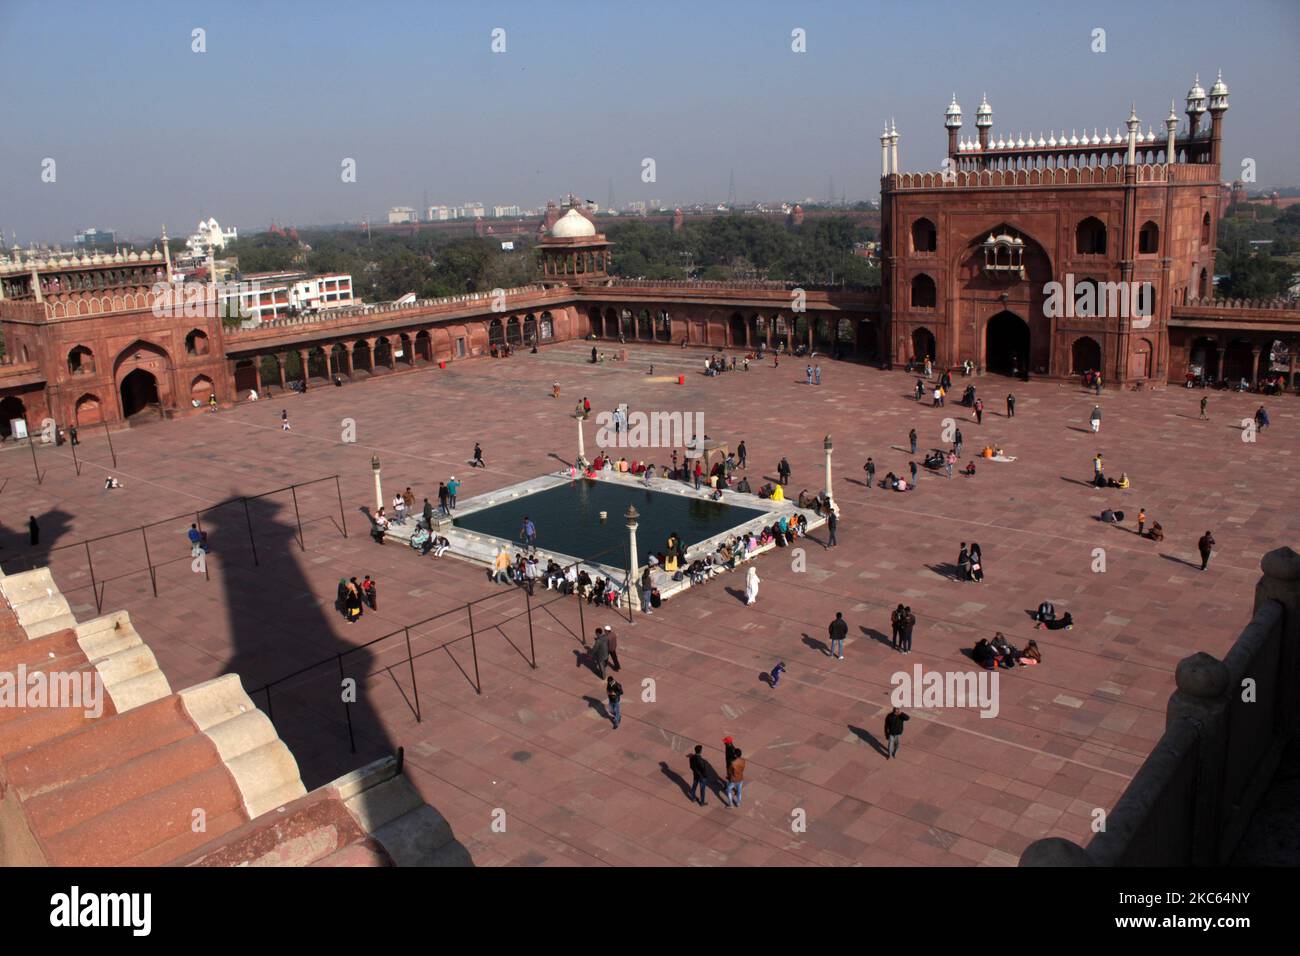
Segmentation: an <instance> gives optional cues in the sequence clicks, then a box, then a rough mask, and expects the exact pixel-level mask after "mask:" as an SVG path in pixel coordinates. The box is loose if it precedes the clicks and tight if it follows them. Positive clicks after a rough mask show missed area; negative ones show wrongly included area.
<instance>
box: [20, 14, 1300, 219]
mask: <svg viewBox="0 0 1300 956" xmlns="http://www.w3.org/2000/svg"><path fill="white" fill-rule="evenodd" d="M1080 7H1090V8H1092V10H1091V11H1089V12H1080V10H1079V8H1080ZM195 28H202V29H204V30H205V31H206V46H207V51H206V52H204V53H195V52H192V49H191V46H192V43H193V41H192V39H191V36H192V31H193V30H194V29H195ZM494 28H501V29H503V30H505V43H506V52H504V53H493V52H492V50H491V44H492V31H493V29H494ZM796 28H799V29H802V30H804V31H806V38H807V39H806V45H807V52H805V53H795V52H792V50H791V44H792V42H793V41H792V39H791V31H792V30H794V29H796ZM1096 28H1101V29H1104V30H1105V31H1106V38H1105V39H1106V52H1104V53H1094V52H1092V50H1091V46H1092V44H1093V37H1092V34H1093V30H1094V29H1096ZM1297 63H1300V3H1298V2H1297V0H1238V2H1235V3H1230V4H1225V3H1223V2H1222V0H1214V2H1209V0H1181V2H1177V3H1164V2H1158V0H1154V2H1153V0H1144V2H1140V3H1137V2H1133V0H1124V2H1117V3H1110V2H1094V3H1089V4H1079V3H1057V2H1055V0H1046V2H1038V0H1030V2H1021V3H987V2H985V3H978V2H970V0H964V2H959V3H957V2H955V3H940V2H928V0H914V2H906V3H905V2H898V3H866V2H840V0H820V2H806V3H793V2H785V3H775V2H771V3H770V2H762V0H743V2H742V0H735V2H731V0H691V2H676V0H653V2H652V0H617V2H609V0H606V2H578V0H545V2H539V0H525V2H518V3H492V2H469V0H466V2H456V3H452V2H424V3H416V2H404V3H403V2H365V0H362V2H355V3H343V2H334V0H317V2H310V3H309V2H302V3H294V2H278V0H277V2H274V3H271V2H264V0H263V2H247V3H246V2H239V0H225V2H221V3H215V4H195V3H182V2H175V0H172V2H167V3H152V2H134V0H112V2H98V3H81V2H68V0H60V2H57V3H50V2H48V0H0V77H2V78H3V91H4V92H3V94H0V129H2V130H3V133H0V229H2V230H3V231H4V235H5V238H6V239H9V238H10V235H11V233H13V232H17V234H18V238H19V241H20V242H23V243H24V244H25V243H27V242H30V241H32V240H34V239H35V240H48V241H61V242H63V243H65V244H66V243H68V242H69V241H70V240H71V238H72V234H73V233H74V232H75V231H77V230H79V229H81V228H84V227H86V226H91V225H94V226H99V227H106V228H116V229H118V230H119V231H121V232H125V233H127V234H146V235H155V234H156V233H157V230H158V227H159V224H160V223H163V222H165V223H167V225H168V227H169V230H170V231H171V233H172V234H173V235H185V234H186V233H188V232H189V231H191V230H192V229H193V228H194V225H195V223H196V222H197V221H198V219H199V218H200V216H208V215H213V216H216V217H217V218H218V219H219V220H220V221H221V222H222V224H223V225H237V226H239V227H241V228H244V229H262V228H265V227H266V226H267V224H268V223H269V222H270V220H271V219H272V218H273V217H274V218H275V219H277V220H279V221H280V222H283V223H286V224H296V225H310V224H316V223H328V222H339V221H344V220H360V219H362V218H363V217H367V216H368V217H370V218H371V219H372V220H377V219H379V218H380V217H382V216H383V213H384V211H385V210H386V209H387V208H388V207H389V206H394V205H407V206H415V207H417V208H418V207H420V206H421V205H422V203H423V196H424V193H425V191H426V190H427V192H428V198H429V201H430V203H433V204H440V203H441V204H459V203H461V202H463V201H465V200H480V201H482V202H485V203H488V204H493V203H500V204H513V203H518V204H519V205H521V206H532V205H539V204H541V203H543V202H544V201H545V200H546V199H548V198H555V199H559V198H561V197H562V196H563V194H564V193H565V192H566V191H568V190H573V191H574V192H576V193H579V194H580V195H582V196H584V197H585V198H589V199H594V200H596V201H597V202H599V203H601V204H602V205H603V204H604V203H605V202H606V200H607V197H608V194H609V184H610V180H611V179H612V180H613V187H614V193H615V197H616V199H617V201H618V203H620V204H622V203H626V202H629V201H631V200H636V199H652V198H654V199H662V200H664V201H666V202H676V203H686V202H691V201H700V200H704V199H708V200H711V201H713V202H718V201H722V200H724V199H726V196H727V185H728V175H729V173H730V172H731V171H732V170H734V171H735V184H736V194H737V197H738V198H739V199H740V200H741V201H746V200H752V199H781V198H789V199H802V198H804V197H807V196H813V197H819V198H820V197H825V196H826V195H827V193H828V189H829V183H830V179H831V178H832V177H833V179H834V188H835V192H836V193H837V194H839V193H841V192H845V193H847V195H848V197H849V199H850V200H854V199H862V198H869V197H874V196H875V195H876V194H877V193H878V189H879V176H880V147H879V140H878V137H879V134H880V129H881V125H882V122H883V121H884V120H885V119H887V118H888V117H890V116H893V117H895V118H896V121H897V124H898V130H899V132H900V134H901V136H902V140H901V143H900V146H899V151H900V158H901V165H902V167H903V168H904V169H908V170H911V169H933V168H937V167H938V164H939V163H940V162H941V161H942V158H943V155H944V149H945V144H946V137H945V133H944V128H943V111H944V108H945V107H946V106H947V104H948V99H949V96H950V95H951V93H952V92H953V91H955V92H956V93H957V98H958V102H959V103H960V104H961V106H962V108H963V110H964V112H965V123H966V125H965V127H964V128H963V130H962V133H963V135H970V136H973V135H974V133H975V127H974V119H975V108H976V106H978V104H979V99H980V94H981V92H983V91H987V92H988V97H989V102H990V103H991V104H992V106H993V110H994V134H995V136H996V134H997V133H998V132H1003V133H1016V132H1019V131H1023V132H1024V133H1026V134H1027V133H1029V132H1030V131H1033V132H1035V133H1037V132H1038V131H1040V130H1041V131H1042V132H1043V133H1044V135H1046V133H1047V131H1049V130H1051V129H1053V128H1054V129H1056V130H1058V131H1059V130H1060V129H1061V128H1062V127H1063V126H1064V127H1066V128H1070V127H1077V128H1079V129H1080V130H1082V129H1083V128H1084V127H1087V128H1089V129H1091V128H1092V127H1094V126H1096V127H1101V128H1104V127H1106V126H1110V127H1111V128H1112V129H1113V128H1115V127H1116V126H1118V125H1119V124H1121V123H1122V122H1123V121H1124V119H1125V118H1126V117H1127V115H1128V106H1129V102H1130V101H1136V103H1137V109H1138V115H1139V116H1140V117H1141V119H1142V121H1143V124H1144V129H1145V125H1146V124H1147V123H1150V124H1151V125H1152V126H1153V127H1154V128H1159V127H1158V126H1157V124H1158V123H1159V122H1160V121H1161V120H1163V118H1164V117H1165V116H1166V114H1167V113H1168V110H1169V101H1170V99H1171V98H1175V99H1176V100H1177V101H1178V108H1179V111H1180V115H1181V111H1182V108H1183V98H1184V97H1185V95H1186V93H1187V89H1188V87H1189V86H1190V85H1191V80H1192V75H1193V73H1195V72H1198V71H1199V72H1200V74H1201V82H1202V85H1203V86H1204V87H1205V88H1206V89H1208V88H1209V87H1210V85H1211V84H1212V83H1213V81H1214V75H1215V71H1216V70H1217V69H1219V68H1222V70H1223V75H1224V79H1225V81H1226V82H1227V83H1228V86H1229V87H1230V89H1231V110H1230V112H1229V113H1228V117H1227V124H1226V137H1225V151H1224V163H1225V165H1224V178H1225V179H1230V178H1233V176H1234V175H1235V171H1236V170H1237V169H1239V168H1240V164H1241V161H1242V159H1243V157H1250V158H1252V159H1254V160H1255V162H1256V165H1257V170H1258V185H1260V186H1264V185H1289V184H1296V183H1297V182H1300V175H1298V174H1297V161H1296V155H1297V144H1298V142H1300V136H1298V135H1297V125H1296V124H1297V115H1296V113H1297V110H1296V106H1295V103H1296V88H1297V86H1296V80H1297ZM47 157H48V158H52V159H54V160H55V162H56V164H57V165H56V167H55V174H56V181H55V182H53V183H46V182H42V179H41V172H42V162H43V160H45V159H46V158H47ZM645 157H652V158H653V159H654V160H655V163H656V174H657V182H655V183H643V182H642V181H641V170H642V165H641V163H642V159H643V158H645ZM345 158H352V159H355V160H356V164H357V181H356V182H355V183H344V182H342V181H341V177H340V173H341V169H342V167H341V163H342V162H343V160H344V159H345Z"/></svg>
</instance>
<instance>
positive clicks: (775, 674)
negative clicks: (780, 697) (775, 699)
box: [769, 661, 785, 690]
mask: <svg viewBox="0 0 1300 956" xmlns="http://www.w3.org/2000/svg"><path fill="white" fill-rule="evenodd" d="M784 673H785V661H777V663H776V666H775V667H773V668H772V673H771V674H770V675H769V676H770V677H771V681H770V682H769V684H770V686H771V687H772V688H773V689H774V690H775V689H776V685H777V684H779V683H781V675H782V674H784Z"/></svg>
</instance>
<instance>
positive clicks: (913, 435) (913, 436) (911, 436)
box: [907, 428, 916, 455]
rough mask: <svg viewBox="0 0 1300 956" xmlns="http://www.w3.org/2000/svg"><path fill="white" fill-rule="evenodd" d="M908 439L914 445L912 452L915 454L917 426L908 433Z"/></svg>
mask: <svg viewBox="0 0 1300 956" xmlns="http://www.w3.org/2000/svg"><path fill="white" fill-rule="evenodd" d="M907 440H908V441H909V442H910V443H911V445H912V454H913V455H915V454H916V429H915V428H913V429H912V430H911V431H910V432H908V433H907Z"/></svg>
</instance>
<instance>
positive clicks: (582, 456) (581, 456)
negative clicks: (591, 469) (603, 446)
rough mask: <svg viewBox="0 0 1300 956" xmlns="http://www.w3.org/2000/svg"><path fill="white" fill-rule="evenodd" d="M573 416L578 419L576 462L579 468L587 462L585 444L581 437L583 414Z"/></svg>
mask: <svg viewBox="0 0 1300 956" xmlns="http://www.w3.org/2000/svg"><path fill="white" fill-rule="evenodd" d="M573 417H574V418H576V419H577V420H578V461H577V462H576V464H577V466H578V467H579V468H581V467H582V466H583V465H585V464H586V463H587V446H586V444H585V442H584V441H583V437H582V422H583V419H584V417H585V416H583V415H574V416H573Z"/></svg>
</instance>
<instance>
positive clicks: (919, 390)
mask: <svg viewBox="0 0 1300 956" xmlns="http://www.w3.org/2000/svg"><path fill="white" fill-rule="evenodd" d="M924 394H925V382H923V381H921V380H920V379H919V378H918V379H917V380H916V400H917V401H918V402H919V401H920V400H921V396H923V395H924Z"/></svg>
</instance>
